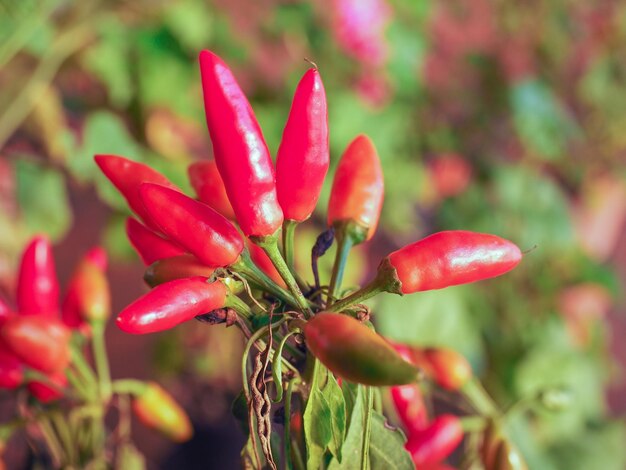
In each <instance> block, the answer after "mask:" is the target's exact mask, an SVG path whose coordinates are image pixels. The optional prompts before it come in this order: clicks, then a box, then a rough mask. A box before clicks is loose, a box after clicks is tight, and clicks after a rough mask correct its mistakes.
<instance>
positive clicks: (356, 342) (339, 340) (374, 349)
mask: <svg viewBox="0 0 626 470" xmlns="http://www.w3.org/2000/svg"><path fill="white" fill-rule="evenodd" d="M304 336H305V338H306V343H307V347H308V348H309V349H310V350H311V352H312V353H313V355H314V356H315V357H317V358H318V359H319V360H320V361H321V362H322V364H324V365H325V366H326V367H327V368H328V369H329V370H330V371H331V372H333V373H335V374H336V375H338V376H339V377H342V378H343V379H345V380H349V381H351V382H356V383H361V384H365V385H375V386H382V385H403V384H408V383H411V382H414V381H416V380H417V369H416V368H415V367H413V366H412V365H411V364H409V363H408V362H407V361H405V360H404V359H402V358H401V357H400V356H399V355H398V354H397V353H396V352H395V351H394V350H393V348H392V347H391V346H390V345H389V343H387V341H385V340H384V339H383V338H382V337H381V336H379V335H377V334H376V333H375V332H374V331H372V330H371V329H370V328H368V327H367V326H365V325H364V324H363V323H361V322H359V321H358V320H356V319H354V318H352V317H350V316H348V315H342V314H338V313H318V314H316V315H315V316H314V317H313V318H312V319H311V320H309V321H308V322H306V324H305V326H304Z"/></svg>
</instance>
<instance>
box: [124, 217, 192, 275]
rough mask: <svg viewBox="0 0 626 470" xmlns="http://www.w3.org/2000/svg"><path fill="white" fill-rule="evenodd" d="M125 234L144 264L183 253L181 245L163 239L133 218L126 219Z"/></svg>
mask: <svg viewBox="0 0 626 470" xmlns="http://www.w3.org/2000/svg"><path fill="white" fill-rule="evenodd" d="M126 235H127V236H128V240H130V243H131V245H133V248H135V251H136V252H137V253H138V254H139V257H140V258H141V260H142V261H143V262H144V264H145V265H146V266H148V265H151V264H152V263H154V262H155V261H158V260H160V259H163V258H171V257H172V256H178V255H182V254H183V253H185V250H183V249H182V248H181V247H179V246H177V245H175V244H174V243H172V242H170V241H169V240H166V239H164V238H163V237H162V236H160V235H159V234H157V233H155V232H153V231H152V230H150V229H149V228H148V227H146V226H145V225H143V224H141V222H138V221H137V220H135V219H133V218H128V219H127V220H126Z"/></svg>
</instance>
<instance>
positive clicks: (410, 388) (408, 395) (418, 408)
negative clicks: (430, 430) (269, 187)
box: [390, 384, 428, 435]
mask: <svg viewBox="0 0 626 470" xmlns="http://www.w3.org/2000/svg"><path fill="white" fill-rule="evenodd" d="M390 393H391V400H392V401H393V404H394V408H395V410H396V412H397V414H398V418H400V421H401V422H402V425H403V426H404V429H405V430H406V431H407V434H408V435H411V434H413V433H415V432H418V431H422V430H423V429H425V428H426V427H427V426H428V411H427V409H426V405H425V404H424V397H423V395H422V390H421V389H420V387H419V385H417V384H408V385H396V386H394V387H391V389H390Z"/></svg>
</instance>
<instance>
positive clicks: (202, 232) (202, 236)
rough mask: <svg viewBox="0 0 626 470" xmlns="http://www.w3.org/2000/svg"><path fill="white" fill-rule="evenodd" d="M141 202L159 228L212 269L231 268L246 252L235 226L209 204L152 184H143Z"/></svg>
mask: <svg viewBox="0 0 626 470" xmlns="http://www.w3.org/2000/svg"><path fill="white" fill-rule="evenodd" d="M141 199H142V201H143V202H144V205H145V208H146V211H147V212H148V214H149V215H150V217H151V218H152V220H153V221H154V222H155V223H156V224H157V225H158V226H159V229H160V230H161V231H162V232H163V233H164V234H165V235H167V236H168V237H169V238H170V239H171V240H174V241H175V242H176V243H177V244H179V245H180V246H183V247H185V248H186V249H187V250H188V251H189V252H190V253H192V254H193V255H194V256H195V257H196V258H198V259H199V260H200V261H202V262H203V263H204V264H206V265H207V266H209V267H221V266H228V265H230V264H232V263H234V262H235V261H236V260H237V258H238V257H239V254H240V253H241V251H242V250H243V247H244V245H243V240H242V237H241V234H240V233H239V231H238V230H237V229H236V228H235V226H234V225H233V224H232V223H231V222H229V221H228V219H226V218H225V217H224V216H223V215H221V214H219V213H217V212H216V211H215V210H214V209H211V208H210V207H209V206H207V205H206V204H204V203H202V202H199V201H196V200H195V199H191V198H190V197H188V196H185V195H184V194H182V193H179V192H178V191H174V190H172V189H169V188H166V187H164V186H159V185H157V184H149V183H144V184H142V185H141Z"/></svg>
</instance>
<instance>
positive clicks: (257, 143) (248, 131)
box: [199, 51, 283, 237]
mask: <svg viewBox="0 0 626 470" xmlns="http://www.w3.org/2000/svg"><path fill="white" fill-rule="evenodd" d="M199 59H200V72H201V75H202V90H203V92H204V110H205V113H206V121H207V127H208V129H209V133H210V135H211V141H212V143H213V154H214V156H215V162H216V163H217V168H218V169H219V171H220V175H222V179H223V181H224V187H225V188H226V192H227V193H228V199H229V200H230V202H231V204H232V206H233V210H234V211H235V215H236V216H237V222H238V223H239V226H240V227H241V229H242V230H243V233H244V234H245V235H246V236H248V237H251V236H254V237H264V236H268V235H273V234H274V233H275V232H276V231H277V230H278V229H279V228H280V226H281V224H282V223H283V213H282V210H281V208H280V205H279V204H278V199H277V196H276V184H275V177H274V166H273V164H272V159H271V157H270V153H269V150H268V148H267V144H266V143H265V139H264V138H263V134H262V132H261V128H260V127H259V124H258V122H257V120H256V118H255V116H254V112H253V111H252V107H251V106H250V103H249V102H248V100H247V98H246V96H245V95H244V93H243V91H242V90H241V88H240V87H239V84H238V83H237V80H236V79H235V77H234V75H233V73H232V71H231V70H230V69H229V68H228V66H227V65H226V64H225V63H224V62H223V61H222V59H220V58H219V57H218V56H217V55H215V54H214V53H212V52H210V51H202V52H201V53H200V58H199Z"/></svg>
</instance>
